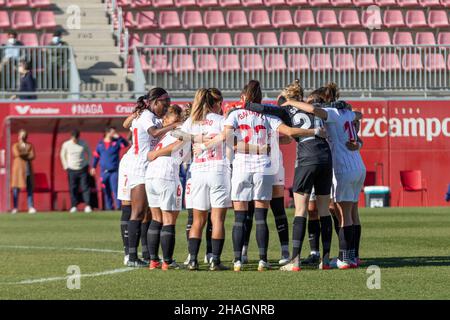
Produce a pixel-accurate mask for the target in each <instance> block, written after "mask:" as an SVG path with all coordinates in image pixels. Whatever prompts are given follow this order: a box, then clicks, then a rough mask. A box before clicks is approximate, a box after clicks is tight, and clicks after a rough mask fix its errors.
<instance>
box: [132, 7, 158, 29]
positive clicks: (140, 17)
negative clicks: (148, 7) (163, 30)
mask: <svg viewBox="0 0 450 320" xmlns="http://www.w3.org/2000/svg"><path fill="white" fill-rule="evenodd" d="M136 27H137V29H139V30H145V29H153V28H157V27H158V21H157V20H156V16H155V13H154V12H153V11H143V12H138V13H137V14H136Z"/></svg>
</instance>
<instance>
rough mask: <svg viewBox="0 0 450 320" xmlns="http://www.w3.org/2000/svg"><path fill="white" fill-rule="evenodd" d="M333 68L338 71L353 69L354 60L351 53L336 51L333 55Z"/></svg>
mask: <svg viewBox="0 0 450 320" xmlns="http://www.w3.org/2000/svg"><path fill="white" fill-rule="evenodd" d="M334 69H335V70H336V71H338V72H341V71H352V70H355V60H354V59H353V55H352V54H351V53H338V54H335V55H334Z"/></svg>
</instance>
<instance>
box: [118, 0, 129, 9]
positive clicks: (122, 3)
mask: <svg viewBox="0 0 450 320" xmlns="http://www.w3.org/2000/svg"><path fill="white" fill-rule="evenodd" d="M130 1H131V0H117V6H118V7H120V8H126V7H129V6H130V5H131V3H130Z"/></svg>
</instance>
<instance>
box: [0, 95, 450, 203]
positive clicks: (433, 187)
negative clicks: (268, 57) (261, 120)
mask: <svg viewBox="0 0 450 320" xmlns="http://www.w3.org/2000/svg"><path fill="white" fill-rule="evenodd" d="M179 103H180V104H181V103H182V101H179ZM350 103H351V104H352V105H353V106H354V107H355V108H356V109H358V110H360V111H362V113H363V114H364V119H363V122H362V127H361V132H360V134H361V136H362V138H363V140H364V147H363V150H362V155H363V158H364V161H365V164H366V167H367V170H368V171H375V172H376V173H377V175H376V184H377V185H387V186H390V188H391V195H392V197H391V205H392V206H397V202H398V199H399V191H400V189H401V187H400V170H409V169H420V170H422V173H423V176H424V178H425V179H426V183H427V187H428V205H429V206H444V205H446V202H445V201H444V195H445V192H446V190H447V185H448V183H450V100H406V101H405V100H403V101H400V100H366V101H364V100H353V101H350ZM132 110H133V102H132V101H114V102H105V101H94V100H93V101H73V102H68V101H60V102H54V101H53V102H16V101H13V102H6V103H0V130H1V131H0V186H1V191H0V212H5V211H7V210H9V209H10V207H11V191H10V186H9V175H10V168H11V152H10V150H11V144H12V143H14V142H15V141H16V140H17V132H18V130H19V129H21V128H25V129H27V130H28V131H29V140H30V142H32V143H33V144H34V145H35V148H36V160H35V161H34V162H33V165H34V171H35V172H43V173H45V174H46V177H47V180H48V189H49V190H48V191H52V192H53V194H55V193H56V197H52V195H51V194H52V193H51V192H38V193H36V194H35V203H36V208H37V209H38V210H50V209H51V208H52V203H54V204H55V206H54V208H55V209H58V210H63V209H68V207H69V195H68V192H67V191H68V187H67V177H66V173H65V172H64V171H63V169H62V167H61V163H60V160H59V151H60V148H61V144H62V143H63V142H64V141H65V140H67V139H68V138H69V136H70V131H71V129H73V128H74V127H76V128H78V129H80V131H81V132H82V135H81V137H82V139H84V140H86V141H87V142H88V143H89V145H90V146H91V149H92V150H94V149H95V146H96V144H97V142H98V141H99V140H100V139H101V138H102V134H103V129H104V127H105V126H107V125H115V126H116V127H117V128H118V129H120V128H121V122H122V121H123V119H124V118H125V117H126V116H127V115H128V114H130V113H131V112H132ZM122 133H123V134H126V132H124V131H122ZM283 153H284V161H285V168H286V187H289V186H291V185H292V180H293V176H294V174H293V167H294V165H293V164H294V160H295V144H294V143H292V144H291V145H288V146H283ZM99 183H100V181H98V183H97V187H98V188H99V187H100V184H99ZM42 191H45V190H42ZM20 202H21V208H22V209H25V206H26V203H25V202H26V197H25V195H24V194H23V196H22V197H21V201H20ZM404 203H405V206H421V205H422V203H421V197H420V193H406V194H405V197H404ZM361 204H362V205H364V200H363V194H362V193H361ZM424 205H425V204H424Z"/></svg>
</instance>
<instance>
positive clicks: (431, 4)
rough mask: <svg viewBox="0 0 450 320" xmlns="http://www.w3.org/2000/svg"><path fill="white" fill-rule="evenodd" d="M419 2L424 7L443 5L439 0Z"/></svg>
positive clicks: (422, 0)
mask: <svg viewBox="0 0 450 320" xmlns="http://www.w3.org/2000/svg"><path fill="white" fill-rule="evenodd" d="M419 4H420V5H421V6H422V7H424V8H431V7H440V6H441V2H440V1H439V0H419Z"/></svg>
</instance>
